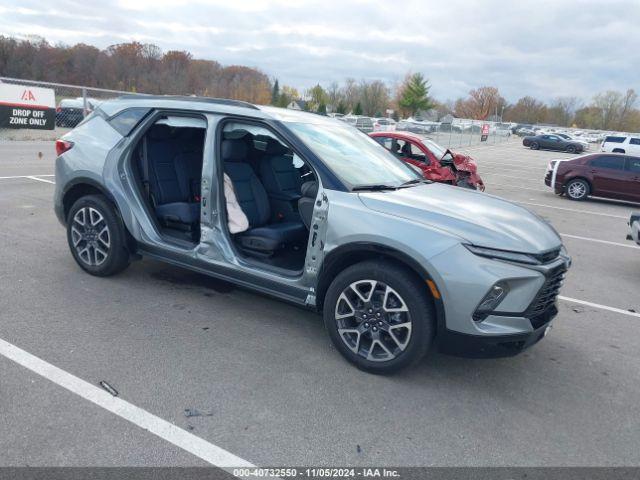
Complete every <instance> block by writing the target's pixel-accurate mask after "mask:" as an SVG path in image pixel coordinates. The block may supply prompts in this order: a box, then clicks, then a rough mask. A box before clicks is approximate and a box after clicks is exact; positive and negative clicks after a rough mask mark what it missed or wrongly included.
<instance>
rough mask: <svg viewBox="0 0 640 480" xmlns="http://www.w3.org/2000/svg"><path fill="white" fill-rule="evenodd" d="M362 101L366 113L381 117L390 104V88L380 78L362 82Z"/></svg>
mask: <svg viewBox="0 0 640 480" xmlns="http://www.w3.org/2000/svg"><path fill="white" fill-rule="evenodd" d="M360 102H361V105H362V110H363V112H364V114H365V115H368V116H370V117H381V116H383V115H384V111H385V110H386V109H387V107H388V106H389V88H388V87H387V86H386V85H385V84H384V82H381V81H380V80H374V81H373V82H367V81H364V80H363V81H362V82H360Z"/></svg>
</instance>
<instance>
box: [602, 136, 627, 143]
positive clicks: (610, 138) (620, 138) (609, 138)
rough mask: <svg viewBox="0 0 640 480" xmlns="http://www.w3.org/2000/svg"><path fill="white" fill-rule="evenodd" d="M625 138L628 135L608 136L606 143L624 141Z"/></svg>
mask: <svg viewBox="0 0 640 480" xmlns="http://www.w3.org/2000/svg"><path fill="white" fill-rule="evenodd" d="M625 138H627V137H606V138H605V139H604V141H605V143H622V142H624V139H625Z"/></svg>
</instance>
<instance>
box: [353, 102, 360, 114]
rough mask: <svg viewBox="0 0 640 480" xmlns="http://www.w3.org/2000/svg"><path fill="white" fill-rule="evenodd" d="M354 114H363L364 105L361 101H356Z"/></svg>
mask: <svg viewBox="0 0 640 480" xmlns="http://www.w3.org/2000/svg"><path fill="white" fill-rule="evenodd" d="M353 114H354V115H362V105H361V104H360V102H358V103H356V108H354V109H353Z"/></svg>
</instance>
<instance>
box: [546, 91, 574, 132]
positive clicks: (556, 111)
mask: <svg viewBox="0 0 640 480" xmlns="http://www.w3.org/2000/svg"><path fill="white" fill-rule="evenodd" d="M579 106H580V100H579V99H578V98H577V97H560V98H556V99H555V100H553V101H552V102H551V105H549V107H548V108H547V114H546V121H547V122H549V123H552V124H554V125H560V126H563V127H568V126H570V125H571V124H572V123H573V118H574V116H575V113H576V110H577V109H578V108H579Z"/></svg>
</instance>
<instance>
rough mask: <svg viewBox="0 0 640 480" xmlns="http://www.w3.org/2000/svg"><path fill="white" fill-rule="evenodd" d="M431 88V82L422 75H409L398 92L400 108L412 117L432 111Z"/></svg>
mask: <svg viewBox="0 0 640 480" xmlns="http://www.w3.org/2000/svg"><path fill="white" fill-rule="evenodd" d="M430 88H431V87H430V85H429V81H428V80H426V79H425V78H424V76H423V75H422V74H421V73H414V74H409V75H407V77H406V78H405V81H404V82H403V84H402V85H401V86H400V89H399V92H398V106H399V107H400V109H402V110H403V111H404V112H405V113H408V114H409V115H411V116H415V115H416V113H418V112H419V111H421V110H429V109H431V108H432V107H433V102H432V101H431V99H430V98H429V89H430Z"/></svg>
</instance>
